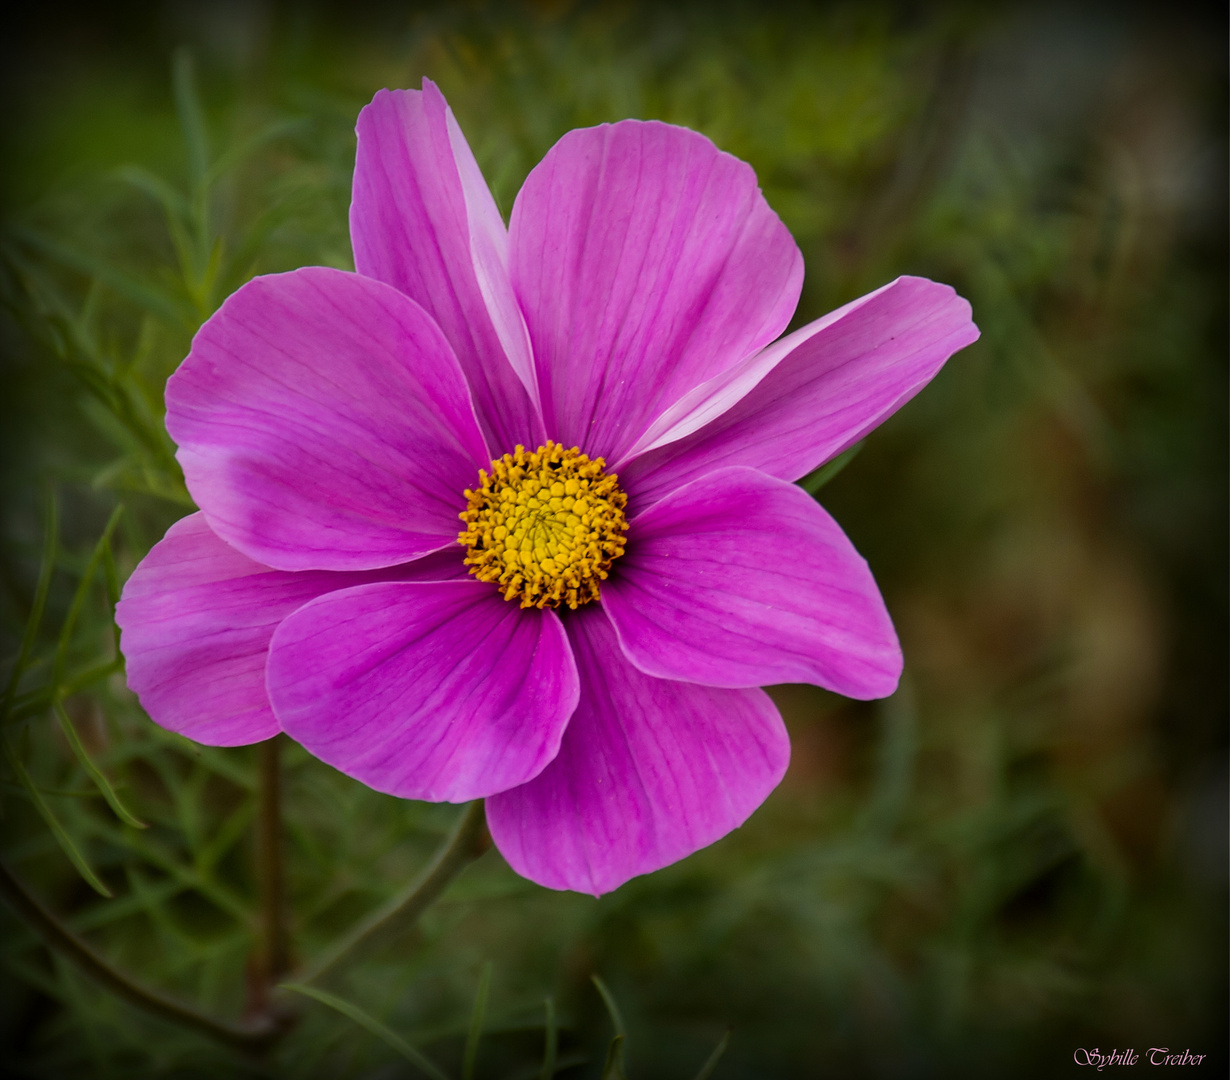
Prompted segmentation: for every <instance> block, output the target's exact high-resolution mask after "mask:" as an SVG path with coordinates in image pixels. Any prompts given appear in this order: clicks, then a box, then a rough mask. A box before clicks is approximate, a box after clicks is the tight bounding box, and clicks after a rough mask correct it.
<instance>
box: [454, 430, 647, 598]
mask: <svg viewBox="0 0 1230 1080" xmlns="http://www.w3.org/2000/svg"><path fill="white" fill-rule="evenodd" d="M605 466H606V462H604V461H603V460H602V458H594V460H592V461H591V460H590V459H589V458H588V457H586V456H585V455H584V454H582V453H581V451H580V450H579V449H578V448H577V447H575V446H574V447H573V448H572V449H571V450H565V449H564V448H563V447H562V446H560V445H559V444H558V443H555V442H550V441H548V442H547V445H546V446H540V447H539V448H538V449H537V450H535V451H533V452H532V453H527V452H526V449H525V447H523V446H518V447H517V449H516V450H515V451H514V452H513V453H511V454H505V455H504V456H503V457H502V458H497V459H496V460H495V461H493V462H492V463H491V475H488V474H487V470H486V469H480V470H479V472H478V480H479V484H478V488H477V490H474V491H470V490H468V489H467V491H466V493H465V496H466V499H467V500H468V501H469V505H468V506H467V507H466V509H465V511H464V512H463V513H462V514H461V520H462V521H464V522H465V523H466V530H465V532H463V533H462V534H461V535H460V536H458V537H457V540H458V542H459V543H461V544H464V545H465V546H466V547H467V548H468V549H469V550H468V551H467V553H466V558H465V561H466V565H467V566H469V568H470V573H471V574H473V575H474V576H475V577H476V578H478V579H479V581H491V582H495V583H496V584H498V585H499V587H500V592H501V593H503V594H504V599H505V600H517V601H519V602H520V604H521V606H522V607H523V608H530V607H537V608H548V607H549V608H557V607H559V606H560V605H561V604H567V605H568V607H570V608H577V607H580V605H581V604H588V603H589V602H590V601H591V600H597V599H598V586H599V583H600V582H602V581H604V580H606V578H607V575H608V574H609V573H610V569H611V563H612V562H614V560H616V559H618V558H619V556H620V555H622V554H623V553H624V533H625V532H626V531H627V529H628V522H627V520H626V519H625V518H624V506H625V505H627V502H628V497H627V496H626V495H625V494H624V493H623V492H622V491H620V490H619V485H618V483H616V480H617V477H615V476H614V475H613V474H607V473H605V472H603V469H604V468H605Z"/></svg>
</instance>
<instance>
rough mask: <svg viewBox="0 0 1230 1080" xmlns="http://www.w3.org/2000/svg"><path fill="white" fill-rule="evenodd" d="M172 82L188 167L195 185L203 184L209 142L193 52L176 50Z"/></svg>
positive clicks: (207, 165) (206, 171) (207, 167)
mask: <svg viewBox="0 0 1230 1080" xmlns="http://www.w3.org/2000/svg"><path fill="white" fill-rule="evenodd" d="M171 81H172V83H173V84H174V86H175V109H176V111H177V112H178V113H179V126H180V127H181V128H183V132H184V142H186V143H187V144H188V170H189V172H190V174H191V176H192V182H193V184H194V185H199V184H202V183H204V181H205V177H206V174H207V173H208V172H209V141H208V136H207V134H206V130H205V113H204V111H203V110H202V109H201V99H200V97H199V96H198V95H197V92H196V70H195V65H194V64H193V62H192V53H190V52H189V51H188V50H187V49H184V48H180V49H176V50H175V55H174V57H173V58H172V60H171Z"/></svg>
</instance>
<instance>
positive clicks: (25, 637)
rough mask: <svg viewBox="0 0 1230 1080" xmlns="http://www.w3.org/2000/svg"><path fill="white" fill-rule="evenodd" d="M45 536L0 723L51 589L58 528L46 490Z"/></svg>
mask: <svg viewBox="0 0 1230 1080" xmlns="http://www.w3.org/2000/svg"><path fill="white" fill-rule="evenodd" d="M46 514H47V533H46V536H45V537H44V539H43V559H42V562H41V563H40V565H39V568H38V583H37V584H36V585H35V586H34V602H33V603H32V604H31V605H30V618H28V619H27V620H26V629H25V632H24V633H23V634H22V635H21V647H20V648H19V649H18V651H17V659H16V660H15V661H13V670H12V671H11V672H10V673H9V681H8V683H7V685H6V686H5V688H4V706H3V710H2V711H0V719H3V720H7V719H8V718H9V712H10V710H11V709H12V707H13V697H14V695H15V694H16V693H17V686H18V684H19V683H20V682H21V676H22V674H23V673H24V672H25V670H26V661H27V660H29V659H30V650H31V649H32V648H34V639H35V638H36V637H37V636H38V628H39V624H40V623H42V621H43V609H44V608H45V607H46V606H47V592H48V590H49V589H50V588H51V575H52V573H53V572H54V571H55V563H56V545H57V543H58V542H59V535H60V525H59V510H58V508H57V506H56V497H55V491H54V490H53V489H51V488H48V490H47V511H46Z"/></svg>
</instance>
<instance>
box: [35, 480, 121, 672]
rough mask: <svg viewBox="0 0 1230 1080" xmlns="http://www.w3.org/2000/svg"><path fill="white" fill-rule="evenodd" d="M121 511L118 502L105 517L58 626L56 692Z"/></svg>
mask: <svg viewBox="0 0 1230 1080" xmlns="http://www.w3.org/2000/svg"><path fill="white" fill-rule="evenodd" d="M123 513H124V504H123V503H120V505H119V506H117V507H116V508H115V509H114V510H112V511H111V516H110V517H109V518H108V519H107V525H106V527H105V528H104V529H103V534H102V536H101V537H100V538H99V540H98V543H97V544H95V545H94V550H93V551H92V552H91V553H90V561H89V562H88V563H86V565H85V571H84V572H83V573H82V575H81V581H80V582H79V583H78V585H77V591H76V592H75V593H74V594H73V601H72V603H71V604H69V606H68V614H67V615H65V616H64V624H63V625H62V626H61V627H60V639H59V641H58V642H57V643H56V657H55V663H54V665H53V666H52V675H51V683H52V685H53V686H54V687H55V688H56V690H57V693H58V691H59V688H60V686H61V684H62V683H63V680H64V666H65V664H66V663H67V661H68V646H69V643H70V642H71V640H72V636H73V630H75V629H76V626H77V619H78V617H79V616H80V615H81V608H82V606H83V605H84V604H85V598H86V596H87V595H88V594H89V591H90V584H91V582H92V581H93V579H94V572H95V571H96V570H97V569H98V564H99V563H100V562H102V561H103V552H104V551H105V550H106V548H107V545H108V544H109V543H110V542H111V534H112V532H114V531H115V527H116V525H118V524H119V520H120V518H121V517H122V516H123Z"/></svg>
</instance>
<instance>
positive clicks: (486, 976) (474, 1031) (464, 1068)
mask: <svg viewBox="0 0 1230 1080" xmlns="http://www.w3.org/2000/svg"><path fill="white" fill-rule="evenodd" d="M491 968H492V965H491V961H490V960H488V961H487V962H486V963H485V964H484V965H483V973H482V974H481V975H480V976H479V978H478V993H477V994H475V995H474V1012H473V1013H472V1014H471V1015H470V1031H469V1033H468V1034H467V1035H466V1052H465V1057H464V1058H463V1059H462V1065H461V1080H474V1063H475V1062H476V1061H477V1060H478V1041H479V1039H481V1038H482V1037H483V1022H484V1021H485V1020H486V1019H487V997H488V995H489V994H490V993H491Z"/></svg>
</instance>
